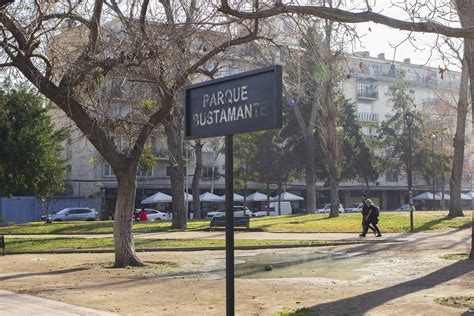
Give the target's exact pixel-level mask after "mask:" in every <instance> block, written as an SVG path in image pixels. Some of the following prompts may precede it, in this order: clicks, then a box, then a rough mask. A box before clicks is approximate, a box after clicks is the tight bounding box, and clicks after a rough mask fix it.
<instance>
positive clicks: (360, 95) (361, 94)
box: [357, 90, 379, 100]
mask: <svg viewBox="0 0 474 316" xmlns="http://www.w3.org/2000/svg"><path fill="white" fill-rule="evenodd" d="M378 98H379V92H378V91H377V90H358V91H357V99H362V100H377V99H378Z"/></svg>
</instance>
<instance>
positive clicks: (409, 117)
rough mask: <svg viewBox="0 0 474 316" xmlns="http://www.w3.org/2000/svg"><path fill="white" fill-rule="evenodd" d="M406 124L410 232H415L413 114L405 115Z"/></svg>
mask: <svg viewBox="0 0 474 316" xmlns="http://www.w3.org/2000/svg"><path fill="white" fill-rule="evenodd" d="M405 122H406V124H407V126H408V166H407V177H408V179H407V180H408V203H409V204H410V232H413V192H412V173H411V172H412V170H411V125H412V124H413V114H412V113H411V112H407V113H405Z"/></svg>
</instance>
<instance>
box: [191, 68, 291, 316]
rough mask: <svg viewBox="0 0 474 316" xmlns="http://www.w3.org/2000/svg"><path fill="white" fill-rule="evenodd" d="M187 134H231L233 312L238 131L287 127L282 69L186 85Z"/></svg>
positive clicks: (229, 304)
mask: <svg viewBox="0 0 474 316" xmlns="http://www.w3.org/2000/svg"><path fill="white" fill-rule="evenodd" d="M185 93H186V95H185V98H184V99H185V100H186V105H185V138H186V139H195V138H205V137H215V136H225V196H226V202H225V206H226V238H225V240H226V244H225V247H226V314H227V316H233V315H234V310H235V292H234V170H233V169H234V148H233V147H234V139H233V137H234V134H237V133H247V132H253V131H261V130H267V129H273V128H280V127H281V98H282V69H281V66H271V67H266V68H262V69H257V70H252V71H248V72H244V73H240V74H237V75H233V76H228V77H224V78H219V79H215V80H211V81H207V82H202V83H197V84H194V85H191V86H188V87H186V92H185Z"/></svg>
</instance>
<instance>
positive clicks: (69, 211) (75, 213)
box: [50, 207, 99, 222]
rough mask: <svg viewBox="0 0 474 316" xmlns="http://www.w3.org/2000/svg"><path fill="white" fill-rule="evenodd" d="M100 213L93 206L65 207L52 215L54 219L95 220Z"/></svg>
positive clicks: (58, 220)
mask: <svg viewBox="0 0 474 316" xmlns="http://www.w3.org/2000/svg"><path fill="white" fill-rule="evenodd" d="M98 215H99V213H98V212H96V211H95V209H93V208H87V207H71V208H65V209H63V210H61V211H59V212H57V213H55V214H53V215H50V218H51V220H53V221H57V222H60V221H95V220H96V219H97V218H98Z"/></svg>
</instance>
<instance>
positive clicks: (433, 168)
mask: <svg viewBox="0 0 474 316" xmlns="http://www.w3.org/2000/svg"><path fill="white" fill-rule="evenodd" d="M435 139H436V135H435V134H434V133H432V134H431V169H432V170H431V172H432V177H433V178H432V179H431V182H432V185H433V204H432V205H431V209H432V210H433V211H434V207H435V164H434V160H435V156H434V141H435Z"/></svg>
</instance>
